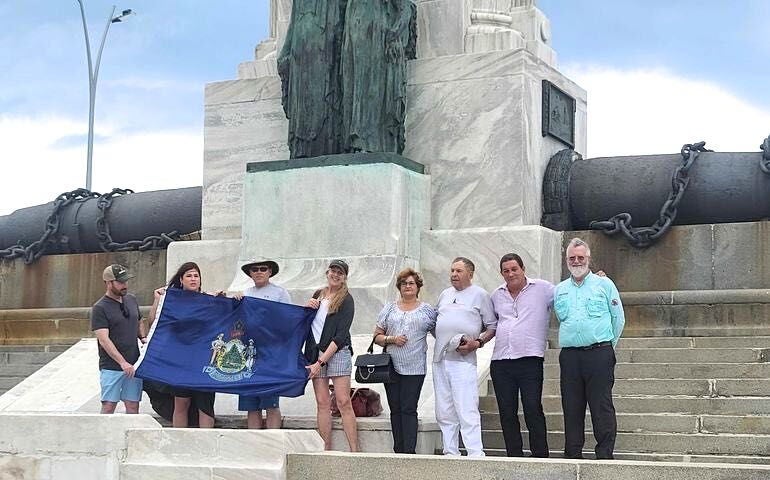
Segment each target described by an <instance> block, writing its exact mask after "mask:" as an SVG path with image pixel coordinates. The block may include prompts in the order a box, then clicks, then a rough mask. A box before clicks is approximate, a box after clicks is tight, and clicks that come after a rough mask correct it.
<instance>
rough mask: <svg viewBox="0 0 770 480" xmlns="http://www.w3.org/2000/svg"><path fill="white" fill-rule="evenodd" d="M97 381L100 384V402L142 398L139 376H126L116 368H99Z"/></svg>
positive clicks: (134, 400)
mask: <svg viewBox="0 0 770 480" xmlns="http://www.w3.org/2000/svg"><path fill="white" fill-rule="evenodd" d="M99 383H100V384H101V386H102V402H112V403H118V402H119V401H121V400H123V401H129V402H138V401H139V400H141V399H142V379H141V378H136V377H133V378H128V377H126V374H125V373H123V372H122V371H118V370H99Z"/></svg>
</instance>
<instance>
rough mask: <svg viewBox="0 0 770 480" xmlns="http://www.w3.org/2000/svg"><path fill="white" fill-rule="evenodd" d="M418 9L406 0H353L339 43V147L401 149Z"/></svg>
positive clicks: (365, 150) (399, 150)
mask: <svg viewBox="0 0 770 480" xmlns="http://www.w3.org/2000/svg"><path fill="white" fill-rule="evenodd" d="M416 17H417V9H416V7H415V6H414V4H413V3H412V2H411V1H409V0H353V1H351V2H349V3H348V6H347V11H346V14H345V35H344V40H343V43H342V68H341V74H342V92H343V95H342V112H343V131H344V138H343V148H344V150H345V151H346V152H392V153H398V154H400V153H401V152H403V151H404V119H405V116H406V80H407V78H406V75H407V69H406V64H407V60H409V59H413V58H415V46H416V38H417V34H416Z"/></svg>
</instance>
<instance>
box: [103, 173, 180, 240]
mask: <svg viewBox="0 0 770 480" xmlns="http://www.w3.org/2000/svg"><path fill="white" fill-rule="evenodd" d="M131 193H134V191H133V190H131V189H128V188H126V189H123V188H113V189H112V191H111V192H110V193H105V194H103V195H99V199H98V200H97V201H96V206H97V207H98V208H99V213H97V216H96V236H97V238H99V246H100V247H101V248H102V250H103V251H105V252H127V251H131V250H138V251H140V252H144V251H145V250H158V249H161V248H165V247H166V246H168V244H169V243H171V242H173V241H175V240H179V232H177V231H176V230H174V231H173V232H171V233H161V234H160V235H150V236H149V237H146V238H145V239H144V240H129V241H127V242H122V243H119V242H115V241H114V240H113V239H112V235H110V224H109V222H108V221H107V210H109V209H110V207H111V206H112V199H113V198H115V197H117V196H119V195H128V194H131Z"/></svg>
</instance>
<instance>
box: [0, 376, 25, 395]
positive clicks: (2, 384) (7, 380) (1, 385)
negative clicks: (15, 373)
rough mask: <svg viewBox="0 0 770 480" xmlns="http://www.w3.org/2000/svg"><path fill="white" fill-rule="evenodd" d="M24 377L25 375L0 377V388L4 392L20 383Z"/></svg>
mask: <svg viewBox="0 0 770 480" xmlns="http://www.w3.org/2000/svg"><path fill="white" fill-rule="evenodd" d="M24 378H26V377H0V390H2V391H3V393H5V392H7V391H8V390H10V389H12V388H13V387H15V386H16V385H18V384H19V383H21V381H22V380H24Z"/></svg>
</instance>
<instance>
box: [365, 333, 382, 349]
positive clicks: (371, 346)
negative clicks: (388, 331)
mask: <svg viewBox="0 0 770 480" xmlns="http://www.w3.org/2000/svg"><path fill="white" fill-rule="evenodd" d="M383 335H385V334H384V333H383ZM375 338H377V335H375V336H374V337H372V343H370V344H369V348H367V349H366V353H374V339H375ZM386 348H387V347H386V346H385V345H383V346H382V353H385V349H386Z"/></svg>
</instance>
